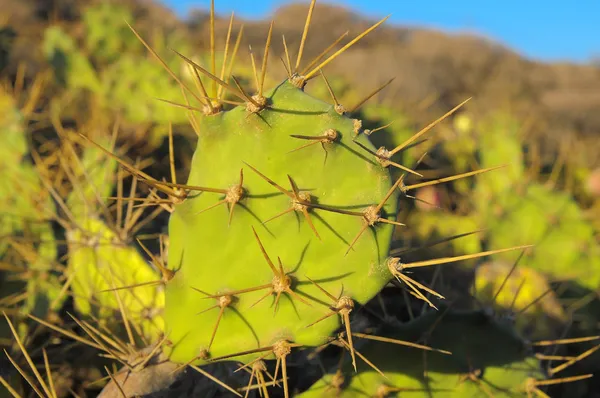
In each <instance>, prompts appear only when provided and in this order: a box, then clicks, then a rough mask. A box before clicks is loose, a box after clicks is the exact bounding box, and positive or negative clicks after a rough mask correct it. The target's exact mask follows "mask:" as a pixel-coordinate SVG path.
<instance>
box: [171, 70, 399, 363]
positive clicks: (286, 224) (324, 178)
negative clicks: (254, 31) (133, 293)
mask: <svg viewBox="0 0 600 398" xmlns="http://www.w3.org/2000/svg"><path fill="white" fill-rule="evenodd" d="M266 96H267V98H269V102H270V105H269V107H267V108H265V109H263V110H262V111H261V112H260V113H259V114H251V113H250V112H248V111H247V110H246V109H244V108H241V107H238V108H235V109H233V110H231V111H228V112H224V113H221V114H218V115H216V116H207V117H206V118H204V119H203V122H202V123H203V124H202V126H201V128H200V138H199V142H198V146H197V149H196V153H195V154H194V158H193V163H192V169H191V174H190V176H189V180H188V184H189V185H194V186H202V187H211V188H219V189H226V188H229V187H231V186H235V185H236V184H238V183H239V178H240V171H241V170H242V169H243V176H244V180H243V188H244V189H245V190H247V195H246V197H245V199H243V200H242V201H241V202H240V203H238V204H235V205H234V208H233V216H232V219H231V224H230V225H229V222H228V219H229V217H230V210H229V209H228V208H227V207H226V206H225V204H221V205H217V206H216V207H214V208H211V209H209V210H206V209H208V208H209V207H211V206H215V205H216V204H217V203H218V202H219V201H220V200H223V196H224V195H221V196H220V195H219V194H215V193H211V192H203V193H201V194H196V193H191V194H190V196H189V197H188V198H187V199H186V200H185V201H184V202H183V203H181V204H179V205H177V206H176V209H175V211H174V212H173V214H172V216H171V219H170V224H169V235H170V241H171V245H170V248H169V264H170V267H171V268H172V269H174V270H175V271H176V274H175V277H174V279H173V280H171V281H170V282H169V283H168V284H167V287H166V308H165V317H166V326H167V334H168V336H169V339H170V340H171V341H172V342H173V350H172V357H171V358H172V360H174V361H181V362H186V361H190V360H192V359H194V357H196V356H198V355H199V354H200V353H201V352H202V350H207V349H208V346H209V344H210V340H211V335H212V333H213V330H214V328H215V325H216V323H217V320H218V319H219V312H220V311H219V309H218V305H217V306H215V304H216V303H215V301H216V300H215V299H214V298H207V297H206V295H205V294H209V295H224V294H226V293H227V292H235V291H239V290H244V289H250V288H255V287H258V286H267V287H265V288H264V289H260V290H257V291H253V292H248V293H240V294H234V296H235V300H234V302H233V304H232V305H229V306H227V307H225V308H224V311H223V314H222V318H221V319H220V323H219V325H218V328H217V331H216V337H215V339H214V342H213V344H212V345H211V347H210V350H209V351H210V355H211V357H212V358H217V357H220V356H225V355H232V354H235V353H238V352H243V351H247V350H253V349H257V348H260V347H269V346H271V345H272V344H274V343H275V342H276V341H278V340H287V341H289V342H293V343H296V344H298V345H303V346H315V345H318V344H322V343H323V342H325V341H326V340H327V337H328V336H329V335H330V334H331V333H332V332H333V331H334V330H335V329H336V328H337V327H338V326H339V325H340V320H339V317H337V316H332V317H329V318H327V319H325V320H323V321H321V322H318V323H316V324H315V325H313V326H310V327H307V326H309V325H310V324H312V323H314V322H315V321H317V320H318V319H320V318H322V317H323V316H324V315H325V314H327V313H328V312H330V311H331V310H330V309H328V308H327V307H328V306H333V305H334V304H335V302H332V300H331V299H330V298H329V297H328V296H327V295H325V294H324V293H323V292H322V291H321V290H320V289H319V288H318V287H317V286H315V285H314V284H313V283H312V282H311V281H310V280H309V278H310V279H311V280H313V281H314V282H316V283H317V284H318V285H319V286H320V287H322V288H323V289H325V290H326V291H328V292H329V293H330V294H331V295H333V296H335V297H339V296H340V295H341V294H342V293H343V295H344V296H349V297H351V298H352V299H353V300H354V301H356V302H359V303H364V302H366V301H368V300H369V299H370V298H372V297H373V296H374V295H375V294H376V293H377V292H378V291H379V290H380V289H381V288H383V286H384V285H385V284H386V283H387V282H388V281H389V280H390V278H391V274H390V272H389V270H388V269H387V266H386V264H387V262H386V259H387V255H388V250H389V246H390V243H391V237H392V232H393V226H392V225H390V224H386V223H383V222H377V223H375V224H374V225H373V226H371V227H369V228H365V231H364V233H362V235H361V236H360V238H359V239H358V240H357V241H356V243H355V244H354V245H353V247H352V249H350V250H349V248H350V246H351V243H352V241H353V240H354V238H355V237H356V236H357V235H358V233H359V231H360V230H361V228H363V227H364V226H365V225H367V223H366V221H365V218H364V217H362V216H361V215H362V213H361V212H363V211H364V210H365V209H366V208H367V207H369V206H377V205H378V204H380V203H382V202H384V201H385V198H386V196H387V195H388V192H393V191H392V186H393V181H392V179H391V177H390V175H389V172H388V170H387V169H385V168H383V167H382V166H381V165H380V164H378V163H377V162H376V161H375V160H374V159H372V156H371V155H369V154H368V152H364V151H363V149H361V148H360V146H359V145H357V144H356V143H355V142H353V140H356V141H358V142H360V143H361V144H362V145H363V146H365V147H368V148H370V149H371V150H373V149H374V148H373V146H372V145H371V144H370V143H369V141H368V139H367V137H365V136H364V135H360V136H356V135H355V131H354V123H353V120H351V119H349V118H347V117H345V116H340V115H339V114H337V113H336V112H335V111H334V109H333V106H332V105H329V104H326V103H324V102H322V101H320V100H316V99H314V98H312V97H310V96H309V95H307V94H305V93H304V92H303V91H302V90H300V89H298V88H296V87H294V86H293V85H292V84H290V83H289V82H287V81H286V82H284V83H282V84H280V85H279V86H277V87H276V88H275V89H274V90H273V91H272V92H270V93H268V94H267V95H266ZM328 129H334V130H335V131H336V132H337V134H338V137H337V139H336V140H335V141H334V142H331V143H326V144H324V145H323V147H322V146H321V145H320V144H316V145H311V146H308V147H306V148H303V149H300V150H298V151H293V150H294V149H296V148H298V147H300V146H302V145H305V144H306V143H307V141H306V140H302V139H298V138H293V137H290V135H292V134H297V135H304V136H320V135H323V133H324V132H326V131H327V130H328ZM291 151H293V152H291ZM250 166H252V168H254V169H255V170H256V171H258V172H260V173H262V174H263V175H264V176H266V177H268V178H269V179H271V180H272V181H274V182H275V183H276V184H278V185H279V186H280V187H282V188H283V189H285V190H286V191H288V192H292V188H291V182H290V180H289V179H288V175H289V176H290V177H291V178H292V180H293V182H294V183H295V184H296V185H297V187H298V190H299V194H300V195H303V192H306V193H309V194H310V200H311V203H315V202H317V201H318V204H319V205H322V206H328V207H335V208H338V209H343V210H344V211H353V212H356V213H357V214H358V215H348V214H340V213H336V212H333V211H329V210H324V209H323V208H314V207H311V206H308V209H307V212H308V215H309V218H310V220H311V222H312V224H313V225H314V228H315V230H316V232H317V233H318V235H319V236H320V239H319V238H318V237H317V236H316V233H315V231H313V229H312V228H311V226H310V224H309V222H308V219H307V218H306V217H305V216H304V215H303V213H302V212H301V211H298V212H296V211H290V212H289V213H287V214H284V215H282V216H281V217H277V218H275V219H273V220H271V221H269V222H266V221H268V220H269V219H270V218H272V217H274V216H276V215H277V214H279V213H282V212H284V211H285V210H288V209H290V208H291V206H292V205H293V204H292V198H290V196H288V195H286V194H284V193H282V192H280V191H279V190H277V189H276V188H275V187H274V186H272V185H270V184H269V183H268V182H267V181H266V180H265V179H264V178H263V177H261V176H260V175H259V174H258V173H256V172H255V171H254V170H253V169H252V168H251V167H250ZM397 198H398V197H397V194H396V193H395V192H394V193H393V194H391V197H390V198H389V199H388V200H387V201H385V205H384V206H383V208H382V210H381V212H380V215H381V217H382V218H387V219H393V218H392V217H393V216H394V214H395V212H396V204H397ZM305 199H306V198H305ZM304 203H306V202H304ZM296 204H298V203H296ZM204 210H206V211H204ZM263 223H264V224H263ZM252 228H255V230H256V233H257V235H258V237H259V239H260V242H261V243H262V244H263V245H264V248H265V250H266V252H267V254H268V256H269V257H270V259H271V260H272V261H273V263H274V264H275V267H278V264H277V263H278V258H280V259H281V263H282V264H283V269H284V271H285V272H286V273H289V274H291V276H292V278H293V283H292V291H293V292H294V294H289V293H285V292H284V293H283V294H282V296H281V297H280V299H279V300H278V306H277V307H275V298H276V294H275V293H274V292H272V291H271V288H270V286H271V283H272V281H273V279H274V273H273V271H272V270H271V269H270V268H269V265H268V264H267V261H266V259H265V257H264V256H263V254H262V253H261V250H260V246H259V243H258V241H257V240H256V239H255V237H254V236H253V231H252ZM346 253H347V255H346ZM194 289H199V290H201V291H202V292H204V293H205V294H203V293H201V292H199V291H195V290H194ZM270 292H271V293H272V294H269V293H270ZM265 295H267V297H266V298H265V299H264V300H262V301H261V302H260V303H258V304H256V305H254V306H253V304H255V303H256V302H257V301H258V300H259V299H260V298H261V297H263V296H265ZM211 307H215V308H213V309H211V310H208V309H209V308H211ZM203 311H204V312H203ZM199 313H200V314H199ZM258 355H263V353H259V354H254V355H249V356H246V357H244V359H248V360H250V359H251V358H253V357H256V356H258ZM236 359H239V360H243V359H242V358H239V357H236ZM196 362H197V363H202V361H201V360H198V361H196Z"/></svg>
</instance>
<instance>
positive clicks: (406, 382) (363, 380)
mask: <svg viewBox="0 0 600 398" xmlns="http://www.w3.org/2000/svg"><path fill="white" fill-rule="evenodd" d="M378 335H379V336H382V337H385V338H387V339H394V340H400V341H404V342H415V341H419V342H421V343H422V344H425V345H426V346H428V347H431V348H432V349H434V350H438V351H433V352H431V351H423V350H420V349H418V348H415V347H408V346H406V345H399V344H386V343H384V342H377V341H368V342H366V343H365V345H364V346H359V347H358V352H360V353H361V354H362V355H363V356H364V357H365V358H367V359H368V360H369V361H370V362H371V363H372V364H374V365H375V366H376V367H377V369H374V368H372V367H370V366H369V365H368V364H367V363H365V362H362V363H360V365H359V368H358V372H357V373H355V372H354V370H353V369H352V368H351V366H347V367H345V368H342V369H339V368H338V369H335V370H334V373H329V374H328V375H326V376H324V377H323V378H322V379H321V380H320V381H318V382H317V383H315V384H314V385H313V386H312V387H311V388H310V389H309V390H308V391H306V392H305V393H303V394H300V395H298V397H302V398H308V397H324V396H336V397H355V396H368V397H377V398H385V397H402V396H404V395H405V394H408V395H410V396H415V397H417V396H424V397H431V396H434V397H436V398H437V397H492V396H493V397H527V396H528V395H529V394H531V393H532V392H531V391H529V392H528V386H529V385H530V384H531V380H536V379H543V378H545V375H544V373H543V372H542V369H541V366H540V363H539V361H538V360H537V359H536V358H535V357H533V355H532V352H530V351H529V348H528V346H527V343H526V342H525V341H524V340H522V339H521V338H520V337H519V336H518V335H517V334H516V333H515V332H514V331H513V330H512V329H511V328H510V327H508V326H506V325H503V324H501V323H498V322H497V321H495V320H494V319H493V318H490V317H489V316H488V315H486V314H485V313H484V312H459V311H455V310H448V309H445V310H440V311H439V312H429V313H428V314H425V315H422V316H421V317H420V318H418V319H416V320H414V321H412V322H410V323H407V324H405V325H402V326H400V327H395V328H393V329H392V328H390V327H388V330H386V331H381V332H379V333H378ZM439 350H444V351H446V352H445V353H444V352H440V351H439ZM448 352H450V353H451V355H448ZM380 372H382V373H383V374H385V376H386V377H383V376H382V374H381V373H380ZM336 382H337V383H336Z"/></svg>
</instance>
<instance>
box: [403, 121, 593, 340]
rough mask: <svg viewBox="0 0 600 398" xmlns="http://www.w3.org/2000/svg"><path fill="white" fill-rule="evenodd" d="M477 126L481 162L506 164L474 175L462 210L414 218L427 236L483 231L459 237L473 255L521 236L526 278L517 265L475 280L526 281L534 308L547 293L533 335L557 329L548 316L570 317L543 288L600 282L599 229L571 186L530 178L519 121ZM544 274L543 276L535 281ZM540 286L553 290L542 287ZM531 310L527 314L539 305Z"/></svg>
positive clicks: (523, 297)
mask: <svg viewBox="0 0 600 398" xmlns="http://www.w3.org/2000/svg"><path fill="white" fill-rule="evenodd" d="M479 127H480V129H481V130H479V131H477V132H476V133H473V134H477V137H478V141H479V145H478V146H477V156H478V158H479V163H480V164H481V166H482V167H484V168H485V167H490V166H494V165H498V164H503V163H504V164H506V167H504V168H502V169H501V170H498V171H497V172H495V173H489V174H483V175H480V176H477V177H476V178H475V181H476V183H475V186H474V187H473V188H471V191H470V193H469V194H468V196H467V197H466V198H465V199H464V201H463V203H462V204H463V206H462V207H461V208H460V211H461V213H462V214H457V213H454V214H451V213H448V212H444V211H430V212H419V213H416V214H415V215H414V217H413V218H412V220H411V222H412V223H413V224H416V225H418V226H419V227H418V228H417V232H418V233H419V234H420V236H421V237H425V236H431V235H434V236H439V235H443V234H446V233H448V232H454V231H455V230H456V229H457V228H466V229H470V230H471V231H474V230H478V229H485V230H484V231H483V232H482V233H480V234H476V235H471V236H470V237H468V239H469V241H470V242H472V243H475V244H467V240H463V239H466V238H461V239H460V240H456V241H455V242H453V246H454V248H455V250H459V251H462V252H467V253H469V252H477V251H478V250H480V248H481V247H483V246H484V245H485V246H486V247H489V248H490V249H492V250H494V249H498V248H500V247H506V246H505V245H511V244H514V243H516V242H519V243H521V244H522V243H528V244H532V245H534V247H533V248H531V249H528V250H527V252H526V254H525V255H524V256H523V257H522V258H521V259H520V260H519V264H518V266H519V267H522V272H524V273H526V274H527V275H528V277H527V278H525V279H526V281H524V282H523V281H521V280H518V281H516V280H514V278H515V277H516V276H518V275H520V273H521V272H518V271H517V272H516V274H515V275H512V277H511V276H510V275H508V272H507V273H505V275H503V276H497V275H496V276H494V275H495V273H494V272H492V273H489V272H486V271H487V269H485V268H481V269H479V270H478V273H477V276H476V278H477V279H476V284H477V285H478V286H479V287H483V286H488V287H490V286H495V287H496V288H499V287H500V286H501V285H502V282H503V281H504V280H505V279H506V278H509V280H512V281H513V283H516V284H517V285H519V284H521V283H523V286H522V287H521V289H520V293H519V297H518V299H517V302H520V303H521V304H522V305H524V306H525V307H528V306H527V303H526V301H527V300H528V301H529V302H530V303H531V302H534V301H535V300H536V298H537V297H539V296H542V295H545V300H547V301H548V300H549V301H552V302H554V303H555V304H553V305H551V306H550V307H546V309H545V310H544V311H543V312H544V314H542V313H540V314H538V315H539V316H534V318H533V319H534V320H533V321H532V320H531V319H530V320H529V322H533V325H534V326H535V327H538V330H534V331H533V334H534V335H536V334H537V333H544V332H548V331H549V329H551V328H550V327H549V324H548V320H549V319H564V316H560V314H561V313H562V310H561V308H560V306H557V305H556V300H557V297H556V293H555V292H554V291H546V292H545V291H544V290H551V289H550V285H549V283H551V282H554V281H567V280H571V281H573V282H574V283H575V284H577V285H579V287H580V288H583V289H587V290H588V291H593V290H596V289H597V288H598V286H600V273H598V272H596V270H598V269H599V268H598V267H599V266H600V263H599V261H600V256H599V254H600V245H599V244H598V241H597V238H596V237H595V234H596V231H595V229H594V226H593V224H592V223H591V222H590V221H589V220H588V219H587V218H586V216H585V214H584V211H583V209H582V208H581V207H580V205H579V204H578V203H577V202H576V201H575V200H574V198H573V197H572V196H571V195H569V194H568V193H567V192H561V191H558V190H556V189H553V188H552V187H550V186H547V185H543V184H541V183H539V182H536V181H530V182H528V181H527V180H526V179H527V178H528V177H527V176H526V169H525V162H524V156H523V149H522V140H521V138H520V136H519V126H518V124H517V121H516V120H514V119H513V118H510V117H509V116H507V115H506V114H504V113H498V114H496V115H493V116H490V117H489V118H487V119H484V120H482V121H481V122H480V124H479ZM492 174H493V175H492ZM456 232H458V233H460V232H468V231H460V232H459V231H456ZM479 239H480V241H479V244H477V242H476V241H477V240H479ZM473 241H474V242H473ZM491 258H492V259H493V260H497V261H500V262H504V263H509V264H512V263H513V262H514V256H508V255H507V254H506V253H499V254H496V255H494V256H491ZM509 268H510V267H509ZM540 278H541V279H540ZM538 279H539V280H541V281H544V282H543V283H535V282H534V281H535V280H538ZM508 285H510V284H508ZM542 285H545V286H547V289H542V288H541V287H540V286H542ZM505 288H506V286H505ZM513 293H515V291H514V290H513ZM509 296H510V294H509ZM499 297H500V296H497V297H496V298H497V299H498V298H499ZM480 298H481V297H480ZM513 298H514V297H513ZM512 301H514V300H508V301H506V300H504V304H506V307H505V309H507V308H508V307H510V306H511V302H512ZM496 304H498V303H496ZM513 304H514V303H513ZM528 308H529V312H531V311H533V312H536V311H537V310H535V308H532V307H528ZM538 309H542V307H539V308H538ZM513 310H514V308H513ZM521 326H523V325H521Z"/></svg>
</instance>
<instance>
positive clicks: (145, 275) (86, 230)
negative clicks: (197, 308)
mask: <svg viewBox="0 0 600 398" xmlns="http://www.w3.org/2000/svg"><path fill="white" fill-rule="evenodd" d="M81 227H82V229H83V231H80V230H78V229H74V230H71V231H69V232H68V234H67V239H68V242H69V253H70V254H69V262H68V268H67V273H68V275H70V276H71V275H73V276H72V277H73V284H72V291H73V296H74V302H75V308H76V309H77V311H78V313H79V314H81V315H83V316H86V317H89V316H94V317H96V318H97V319H99V320H101V321H102V322H103V323H108V325H109V327H110V328H111V329H112V330H117V327H118V326H119V325H122V321H121V320H119V319H120V317H121V311H120V304H119V301H121V303H122V305H123V307H124V309H125V311H126V316H127V317H128V318H129V319H130V320H133V321H134V322H135V324H137V325H139V328H140V330H139V332H141V334H142V336H143V337H145V338H149V339H151V340H155V339H156V338H157V336H158V335H159V334H160V333H161V331H162V330H163V319H162V317H161V316H160V312H161V310H162V308H163V306H164V291H163V290H162V289H161V288H160V287H157V286H156V285H154V284H152V282H155V281H156V280H157V279H159V277H158V275H157V272H156V271H155V270H153V269H152V268H151V267H150V266H149V265H148V264H147V263H146V261H145V260H144V258H143V257H142V256H141V255H140V254H139V253H138V251H137V250H136V249H135V248H134V247H130V246H126V245H122V244H121V243H119V242H118V238H117V236H116V235H115V234H114V232H113V231H111V230H110V229H109V228H108V227H107V226H106V225H105V224H104V223H103V222H102V221H100V220H96V219H94V218H91V217H90V218H87V219H86V220H84V221H83V222H82V223H81ZM144 284H145V285H144ZM134 285H141V286H137V287H132V288H127V289H123V290H117V291H111V289H116V288H122V287H130V286H134ZM117 294H118V297H117Z"/></svg>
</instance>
